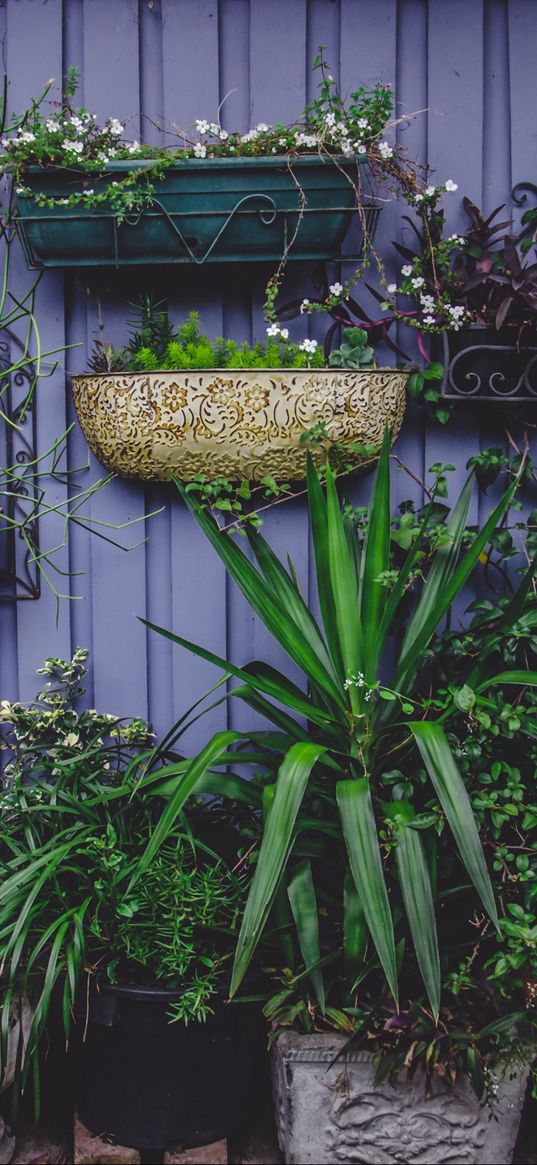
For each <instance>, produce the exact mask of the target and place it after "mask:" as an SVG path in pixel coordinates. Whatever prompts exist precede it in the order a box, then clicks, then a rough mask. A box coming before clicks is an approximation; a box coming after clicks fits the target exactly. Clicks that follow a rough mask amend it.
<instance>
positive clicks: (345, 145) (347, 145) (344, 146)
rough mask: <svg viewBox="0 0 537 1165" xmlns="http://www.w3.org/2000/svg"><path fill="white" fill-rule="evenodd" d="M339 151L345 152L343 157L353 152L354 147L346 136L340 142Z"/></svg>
mask: <svg viewBox="0 0 537 1165" xmlns="http://www.w3.org/2000/svg"><path fill="white" fill-rule="evenodd" d="M341 151H342V153H343V154H345V157H346V158H348V157H349V155H350V154H353V153H354V147H353V144H352V142H350V141H349V140H348V138H345V139H344V140H343V141H342V142H341Z"/></svg>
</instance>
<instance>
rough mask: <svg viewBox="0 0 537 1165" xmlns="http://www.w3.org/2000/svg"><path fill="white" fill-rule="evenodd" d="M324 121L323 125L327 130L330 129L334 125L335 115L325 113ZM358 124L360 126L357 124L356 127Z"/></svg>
mask: <svg viewBox="0 0 537 1165" xmlns="http://www.w3.org/2000/svg"><path fill="white" fill-rule="evenodd" d="M324 121H325V125H327V126H328V128H329V129H332V128H333V126H334V125H335V124H336V115H335V113H327V114H326V117H325V119H324ZM359 124H360V122H358V125H359Z"/></svg>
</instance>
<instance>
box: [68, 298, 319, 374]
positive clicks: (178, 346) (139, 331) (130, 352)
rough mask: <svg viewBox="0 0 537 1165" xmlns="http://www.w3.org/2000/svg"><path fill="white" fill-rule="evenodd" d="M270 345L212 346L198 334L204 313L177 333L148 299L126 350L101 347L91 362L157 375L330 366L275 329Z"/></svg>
mask: <svg viewBox="0 0 537 1165" xmlns="http://www.w3.org/2000/svg"><path fill="white" fill-rule="evenodd" d="M267 330H268V332H269V340H268V343H266V344H248V343H246V342H244V343H243V344H237V343H236V342H235V340H224V339H223V338H222V337H219V338H218V339H216V340H210V339H209V337H208V336H206V335H204V334H203V333H202V332H200V330H199V313H198V312H196V311H191V312H190V313H189V315H188V317H187V319H186V320H185V321H184V323H182V324H181V325H180V326H179V327H178V328H177V329H175V328H174V327H173V325H172V324H171V323H170V321H169V319H168V313H167V310H166V308H165V307H164V306H163V304H162V303H156V302H155V301H154V300H153V299H152V298H151V297H150V296H143V297H142V299H141V301H140V303H139V304H138V305H134V313H133V317H132V319H131V324H130V332H131V336H130V342H129V346H128V347H127V348H118V349H115V348H113V347H112V345H110V344H107V343H103V342H102V341H97V343H96V344H95V345H94V348H93V352H92V355H91V358H90V361H89V366H90V368H91V369H92V370H93V371H94V372H154V371H166V370H169V371H179V370H181V369H185V370H186V369H195V368H199V369H204V368H233V369H241V368H323V367H324V366H325V360H324V356H323V352H322V348H320V347H319V346H318V345H317V344H316V343H315V341H307V344H308V347H305V345H304V342H302V343H301V344H294V343H293V342H292V341H291V340H289V338H288V332H287V330H286V329H281V328H279V327H278V326H277V325H274V324H273V325H272V326H271V328H270V329H267Z"/></svg>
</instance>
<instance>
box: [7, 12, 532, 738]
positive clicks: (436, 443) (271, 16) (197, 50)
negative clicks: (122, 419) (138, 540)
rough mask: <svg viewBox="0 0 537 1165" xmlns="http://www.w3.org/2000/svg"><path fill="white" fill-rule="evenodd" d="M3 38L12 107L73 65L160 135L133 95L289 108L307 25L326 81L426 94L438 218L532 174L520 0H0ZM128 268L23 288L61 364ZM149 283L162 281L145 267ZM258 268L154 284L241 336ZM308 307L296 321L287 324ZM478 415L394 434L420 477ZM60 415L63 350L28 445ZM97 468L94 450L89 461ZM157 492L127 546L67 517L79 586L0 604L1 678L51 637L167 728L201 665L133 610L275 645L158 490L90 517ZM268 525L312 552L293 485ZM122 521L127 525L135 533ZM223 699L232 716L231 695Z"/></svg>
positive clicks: (271, 116)
mask: <svg viewBox="0 0 537 1165" xmlns="http://www.w3.org/2000/svg"><path fill="white" fill-rule="evenodd" d="M0 39H1V42H2V47H3V60H4V66H5V68H6V70H7V72H8V74H9V77H10V81H11V88H10V101H11V105H12V108H13V109H16V108H20V107H21V106H22V105H23V103H24V102H25V101H26V100H27V98H28V97H30V96H31V95H35V94H36V93H37V92H38V91H39V88H40V86H41V84H42V82H44V81H45V80H47V78H49V77H55V78H60V77H61V75H62V73H63V72H64V71H65V69H66V68H67V67H68V66H70V65H75V66H76V67H77V68H78V69H79V71H80V74H81V77H82V82H81V91H80V96H81V102H83V103H84V104H85V105H86V106H87V107H88V108H89V109H91V110H94V111H96V112H97V114H98V116H99V117H100V118H102V117H104V116H106V115H109V114H114V115H116V116H119V117H122V118H123V117H126V116H131V117H132V119H133V122H132V124H133V125H134V126H135V127H136V129H135V130H133V133H134V132H136V133H138V132H141V133H142V134H143V135H144V136H145V137H146V138H148V139H149V140H153V141H159V140H160V138H159V130H158V128H157V127H156V126H155V124H154V123H153V121H152V120H146V121H143V123H142V125H138V121H139V116H140V111H143V112H144V113H145V114H146V115H147V116H148V118H149V119H154V121H155V122H162V120H168V121H171V122H176V123H178V124H180V125H185V126H188V125H189V124H190V123H192V121H193V120H194V118H195V117H207V118H209V119H212V118H214V117H215V116H216V112H217V108H218V105H219V103H220V102H221V101H222V100H223V98H224V97H225V98H226V100H225V104H224V106H223V115H222V121H223V125H224V126H225V127H227V128H228V129H229V128H241V129H242V128H244V129H246V128H247V127H248V126H249V124H255V123H256V122H257V121H259V120H263V121H274V120H282V121H288V120H291V119H293V118H294V117H295V116H296V115H297V114H298V113H299V111H300V110H301V109H302V107H303V105H304V102H305V100H307V99H309V98H310V97H311V96H312V93H313V88H314V83H313V79H312V75H311V72H310V68H309V65H310V62H311V60H312V58H313V56H314V53H315V51H316V49H317V46H318V45H319V44H324V45H325V46H326V52H327V57H328V59H329V61H330V62H331V67H332V72H333V73H334V75H335V76H336V78H338V79H339V81H340V85H341V89H342V91H346V90H348V89H349V88H351V87H353V86H354V85H355V84H357V83H360V82H363V83H370V82H374V81H375V80H377V79H379V78H381V79H383V80H385V81H390V82H391V83H392V85H393V87H394V91H395V97H396V102H397V112H398V114H399V115H400V116H403V115H406V114H410V113H413V112H415V111H423V112H422V113H421V114H420V116H417V117H416V118H415V119H413V120H412V121H411V123H410V124H409V125H408V126H407V127H406V128H405V129H404V131H403V129H401V141H404V142H405V143H406V145H407V146H408V149H409V151H410V152H411V153H413V154H414V155H415V156H417V157H419V159H420V160H423V161H425V160H428V161H429V163H430V164H431V165H433V166H434V167H435V168H436V172H437V174H438V177H439V180H441V179H446V178H453V179H454V180H455V181H457V182H458V183H459V190H458V192H457V194H456V195H452V196H451V199H452V201H451V202H450V203H449V206H451V207H452V210H453V225H454V226H456V225H457V215H458V214H460V196H461V195H462V193H467V194H469V195H470V196H471V197H472V198H473V199H475V200H476V201H477V202H478V203H481V204H482V205H483V206H484V207H485V208H486V209H489V210H491V209H492V208H493V207H494V206H496V205H497V204H498V203H501V202H503V201H505V200H506V199H508V196H509V191H510V189H511V186H512V184H513V183H514V182H517V181H521V180H523V179H528V178H532V179H533V180H534V181H535V178H536V175H537V128H536V122H535V109H536V108H537V72H536V70H535V67H534V57H535V45H536V44H537V4H536V3H535V0H85V2H84V0H63V3H62V0H0ZM383 219H384V221H383V222H382V225H381V230H380V233H379V242H380V243H381V246H382V244H385V246H384V248H383V249H384V251H385V253H386V254H387V255H389V240H390V239H392V238H393V237H394V234H395V231H396V229H397V208H396V207H394V206H389V207H387V208H386V209H385V211H384V213H383ZM391 261H392V260H391V259H390V262H391ZM149 278H150V277H149V276H148V279H149ZM307 278H308V275H307V272H306V271H302V272H299V271H298V269H295V270H294V271H293V272H292V275H291V280H290V282H291V287H296V288H297V290H298V289H300V290H304V294H306V293H307V292H306V290H305V281H307ZM22 279H23V275H22V273H21V280H22ZM135 285H136V276H133V274H132V272H131V273H130V274H129V277H128V279H125V280H123V282H122V285H121V286H119V285H118V284H117V283H115V282H114V280H113V279H112V278H110V280H109V281H108V285H106V283H105V284H104V285H101V286H97V285H95V284H92V283H91V281H89V283H88V281H87V280H85V278H80V277H77V276H76V275H74V274H72V273H69V274H67V275H66V276H65V277H64V276H63V275H62V273H48V274H47V275H46V276H45V278H44V279H43V282H42V285H41V288H40V293H39V305H38V309H39V317H40V321H41V329H42V334H43V343H44V345H45V346H46V347H47V348H54V347H57V346H58V345H61V344H63V343H67V344H77V345H79V346H78V347H76V348H73V349H71V350H70V351H69V352H68V353H67V355H66V360H65V363H66V367H67V370H81V369H84V368H85V362H86V354H87V351H88V348H89V347H91V344H92V341H93V339H94V338H95V337H96V336H97V335H99V334H102V330H100V329H102V328H104V334H105V335H106V336H107V337H108V338H111V339H116V340H119V339H120V337H121V335H122V329H123V326H124V324H123V321H124V317H125V310H126V302H127V301H128V300H129V299H130V298H132V296H133V292H134V291H135ZM152 286H153V287H156V288H158V287H159V279H158V277H157V278H154V280H153V282H152ZM163 286H164V285H163ZM262 288H263V280H262V278H261V277H258V278H257V279H256V280H254V281H252V279H251V278H250V277H249V276H248V275H246V276H245V274H244V271H242V270H237V271H236V272H235V271H234V270H233V269H228V270H227V271H226V272H225V273H224V272H222V271H221V270H217V269H210V268H206V269H205V270H204V271H201V272H199V271H196V272H194V273H192V272H190V271H189V270H188V269H187V268H181V269H179V270H178V271H177V273H176V274H175V275H174V277H173V281H172V282H171V284H170V283H168V284H166V285H165V287H164V290H165V291H166V293H167V294H168V295H169V299H170V305H171V308H172V312H173V313H176V314H177V316H178V317H180V316H181V315H182V314H184V313H185V312H186V311H187V310H189V309H190V308H197V309H199V310H200V311H201V313H202V317H203V321H204V324H205V325H206V327H207V329H208V330H209V331H211V332H212V333H213V334H221V333H222V332H224V333H226V334H227V335H230V336H235V337H237V338H251V337H253V336H254V337H255V336H257V337H261V336H262V334H263V331H264V325H263V322H262V318H261V312H260V306H261V304H262V298H263V296H262ZM315 324H316V326H318V321H315ZM306 326H307V325H306V321H301V323H300V325H297V328H298V327H303V328H304V329H305V328H306ZM310 326H312V327H313V326H314V325H313V324H310ZM475 415H476V414H474V415H473V417H472V419H470V416H469V414H468V413H467V412H466V411H465V408H464V405H461V406H459V410H458V412H457V418H456V420H455V421H454V422H452V424H451V425H450V426H449V427H448V428H446V429H445V430H442V429H440V428H439V427H438V426H437V425H425V424H424V421H423V416H422V414H421V412H420V411H418V410H414V411H412V410H411V411H410V412H409V415H408V418H407V420H406V423H405V426H404V430H403V433H402V435H401V437H400V438H399V441H398V445H397V452H398V453H399V455H400V457H401V458H402V459H403V460H404V461H405V462H406V463H407V464H408V465H409V466H410V467H411V468H412V469H413V471H414V472H415V473H416V474H417V475H418V476H420V477H421V476H422V475H423V472H424V470H426V469H427V467H428V466H429V465H431V464H432V463H433V462H435V461H439V460H440V461H450V462H452V463H453V464H455V466H456V470H457V472H456V474H454V475H453V478H454V479H455V482H456V483H460V481H461V480H462V478H463V476H464V466H465V463H466V461H467V459H468V457H469V456H471V454H472V453H474V452H475V451H476V450H477V448H478V447H479V446H480V445H481V446H485V445H490V444H501V443H502V441H503V432H502V429H501V428H497V427H496V428H495V426H494V423H491V422H490V420H489V419H488V414H487V409H486V407H485V409H484V411H483V412H482V413H481V414H478V417H479V420H478V421H476V420H475ZM72 419H73V417H72V407H71V403H70V400H69V397H68V393H67V392H66V388H65V376H64V369H63V368H58V371H57V373H56V374H55V376H54V377H53V378H52V379H51V380H47V381H45V382H43V384H42V385H41V386H40V388H39V401H38V425H39V444H40V448H41V449H42V450H43V449H45V448H47V447H48V444H50V442H51V440H52V438H53V437H54V435H56V434H58V433H60V432H61V431H63V429H64V428H65V427H66V424H67V423H69V422H70V421H71V420H72ZM86 459H87V450H86V447H85V443H84V440H83V438H82V436H81V434H80V432H79V431H75V434H74V436H73V439H72V443H71V452H70V464H71V466H72V467H73V468H74V467H76V466H80V465H84V463H85V461H86ZM99 472H100V471H99V467H98V466H97V465H92V466H91V469H90V470H89V473H88V474H86V480H89V475H90V474H91V475H93V477H94V478H97V477H98V476H99ZM394 485H395V493H396V498H397V499H398V500H402V499H403V498H405V497H409V496H412V495H414V496H416V489H417V488H418V487H416V485H415V484H414V483H413V482H412V481H411V479H410V478H408V477H406V475H403V474H401V473H396V474H395V481H394ZM61 488H62V487H60V486H58V487H57V490H58V494H59V495H60V496H61ZM367 489H368V486H367V482H364V481H363V480H359V481H357V483H356V485H355V487H354V493H355V496H356V498H357V499H360V498H365V497H367ZM418 496H419V495H418ZM479 504H480V505H481V506H485V507H486V505H487V502H486V500H485V502H481V503H479ZM159 506H163V507H164V508H163V512H162V513H161V514H160V515H159V516H158V517H155V518H152V519H151V520H150V521H149V522H147V523H146V525H145V530H144V529H143V526H142V527H140V528H139V529H141V531H142V532H143V533H145V535H146V537H147V541H145V542H144V543H143V544H142V545H140V546H139V547H138V548H137V549H135V550H132V551H131V552H130V553H129V554H125V553H122V552H120V551H119V550H117V549H114V548H113V547H111V546H110V545H108V544H107V543H106V542H104V541H102V540H100V539H95V538H89V536H88V535H87V534H86V533H85V532H84V530H82V529H80V528H77V527H73V528H72V529H71V534H70V539H69V543H68V546H67V547H66V548H65V550H64V551H63V552H62V554H61V555H60V563H61V565H62V567H63V568H64V569H65V570H67V571H71V572H73V573H72V576H71V578H70V579H69V577H66V578H64V579H63V580H62V579H60V580H56V581H60V584H61V585H62V586H65V587H69V586H70V588H71V592H72V594H73V595H76V596H85V597H82V598H75V599H73V601H72V602H63V603H62V605H61V610H60V618H59V623H58V625H56V609H55V602H54V600H53V598H52V597H51V596H50V594H48V593H47V590H46V588H44V592H43V595H42V597H41V598H40V599H39V600H38V601H35V602H26V603H20V604H19V605H17V606H16V605H9V604H3V605H2V607H1V609H0V620H1V641H0V642H1V652H0V686H1V695H2V696H7V697H10V698H13V697H15V696H16V695H17V693H20V695H21V697H22V698H28V697H30V696H31V694H32V693H33V691H34V689H35V677H34V671H35V668H36V667H38V666H39V664H40V662H41V660H42V659H43V658H44V657H45V656H47V655H60V656H68V655H69V653H70V651H71V649H72V648H73V647H75V646H76V645H78V644H80V645H84V646H87V647H89V648H90V650H91V653H92V661H93V662H92V675H91V683H90V685H89V691H88V700H89V703H90V704H91V705H96V706H98V707H100V708H102V709H105V710H108V711H113V712H116V713H118V714H123V715H129V714H130V715H132V714H138V715H148V716H149V719H150V720H151V721H152V723H153V725H154V727H155V730H156V731H157V733H159V734H160V733H162V732H164V731H165V730H166V728H167V727H168V726H169V725H170V723H171V722H172V720H173V718H174V716H176V715H178V714H179V713H180V711H181V709H183V708H184V706H185V704H187V703H191V702H192V700H193V699H194V698H195V696H196V695H197V694H201V692H202V691H203V690H205V688H206V687H208V686H209V683H210V682H211V680H212V679H213V678H214V672H213V670H212V669H211V668H210V667H209V666H208V665H205V664H203V663H202V662H201V661H198V660H195V659H193V658H190V657H189V656H188V655H186V654H185V653H183V652H182V651H180V650H179V649H177V650H175V651H173V650H172V648H171V646H170V645H169V644H168V643H166V642H165V641H164V640H161V639H160V638H158V637H157V636H154V635H147V634H146V632H145V629H144V628H143V626H142V625H141V624H140V623H139V622H138V621H137V620H136V618H135V615H137V614H138V615H145V616H147V617H148V618H149V619H151V620H153V621H155V622H158V623H162V624H164V625H166V626H169V627H173V628H175V629H176V630H177V631H179V632H182V633H183V634H187V635H188V636H189V637H190V638H192V639H196V640H198V641H200V642H202V643H204V644H206V645H210V647H211V648H212V650H214V651H216V652H218V653H220V654H222V655H225V654H226V653H230V654H231V655H232V656H233V658H234V659H235V660H236V661H237V662H242V661H244V660H246V659H247V658H250V657H251V656H252V655H255V656H257V657H261V656H262V657H264V658H271V659H275V658H277V648H276V647H275V645H274V644H273V643H272V642H271V640H270V638H269V637H268V635H267V634H266V632H265V631H264V629H263V628H262V627H260V626H259V625H258V623H257V622H256V621H255V620H254V619H253V618H252V615H251V614H250V612H249V610H248V608H247V606H246V604H245V603H244V602H243V601H242V599H241V597H240V596H239V595H238V594H237V592H236V590H235V589H234V588H233V587H232V586H231V585H230V583H229V581H228V580H226V578H225V575H224V571H223V568H222V567H221V565H220V564H219V562H217V560H216V558H215V555H214V553H213V551H212V550H211V548H210V547H209V546H208V544H207V543H206V542H205V540H204V538H203V537H202V535H201V534H200V532H199V531H198V529H197V528H196V526H195V525H194V523H193V521H192V520H191V519H190V518H189V516H188V515H187V514H186V513H185V511H184V508H183V506H182V505H181V504H180V503H179V502H178V501H177V499H176V497H175V496H174V495H173V492H172V491H171V490H168V489H166V488H159V487H150V488H146V489H144V487H143V486H142V485H138V484H136V483H134V484H130V483H129V484H127V483H121V482H114V483H113V484H111V485H109V486H108V487H107V488H106V490H104V491H102V492H101V493H99V494H97V495H96V497H95V499H94V501H93V503H92V507H91V513H92V517H93V518H94V519H95V520H97V521H104V522H110V523H117V524H120V523H123V522H125V521H128V520H130V519H132V518H138V517H143V515H144V514H145V513H147V512H150V511H151V510H154V509H155V508H158V507H159ZM477 516H478V511H477V503H476V510H475V511H474V518H475V517H477ZM265 531H266V533H267V534H268V536H269V537H270V539H271V541H272V542H273V545H274V546H275V547H276V548H277V549H281V550H284V549H285V550H287V549H289V550H291V552H292V554H293V557H294V559H295V562H296V563H297V564H298V567H299V570H300V574H301V577H302V580H303V583H304V587H305V589H307V588H308V587H309V586H310V585H311V570H310V565H311V564H310V559H309V551H308V539H307V526H306V521H305V512H304V507H303V505H302V503H301V502H299V501H296V502H293V503H290V504H288V505H285V506H284V507H279V508H278V509H277V510H276V511H275V512H274V513H273V514H271V515H269V517H268V518H267V520H266V524H265ZM55 534H56V535H57V537H58V540H59V539H61V530H60V529H58V530H57V531H52V532H51V531H50V528H49V532H48V535H47V539H48V541H50V542H51V543H52V541H53V540H54V535H55ZM129 539H130V541H131V542H132V541H134V534H133V533H131V534H129V535H128V537H127V536H126V539H125V540H126V541H128V540H129ZM78 572H82V575H81V576H78ZM75 575H77V577H75ZM229 715H232V716H234V717H235V720H234V723H235V724H237V723H239V722H240V721H238V720H237V717H238V716H239V711H238V710H232V712H231V713H229ZM225 716H226V712H225V711H224V710H222V709H218V710H216V712H215V713H214V714H210V716H209V717H208V719H207V720H205V721H204V722H203V728H202V729H201V730H200V732H201V733H206V732H207V729H208V727H210V728H215V727H217V726H221V725H222V721H223V719H224V718H225ZM242 716H243V717H244V712H242ZM200 732H198V733H197V734H196V733H194V734H193V736H192V737H191V738H190V741H191V743H192V744H194V743H196V742H199V740H200Z"/></svg>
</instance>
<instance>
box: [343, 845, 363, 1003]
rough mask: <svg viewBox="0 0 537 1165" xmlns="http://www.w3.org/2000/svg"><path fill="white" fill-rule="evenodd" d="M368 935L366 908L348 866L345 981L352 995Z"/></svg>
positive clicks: (345, 904) (344, 904)
mask: <svg viewBox="0 0 537 1165" xmlns="http://www.w3.org/2000/svg"><path fill="white" fill-rule="evenodd" d="M368 936H369V932H368V929H367V924H366V921H365V914H364V908H363V906H362V903H361V902H360V895H359V894H358V891H357V889H356V885H355V883H354V879H353V876H352V874H351V871H350V869H349V868H348V867H347V869H346V870H345V879H344V883H343V966H344V973H345V983H346V985H348V987H349V992H350V993H351V995H352V990H353V987H354V984H355V982H356V979H357V978H358V975H359V974H360V971H361V970H362V967H363V963H364V960H365V955H366V951H367V940H368Z"/></svg>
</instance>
